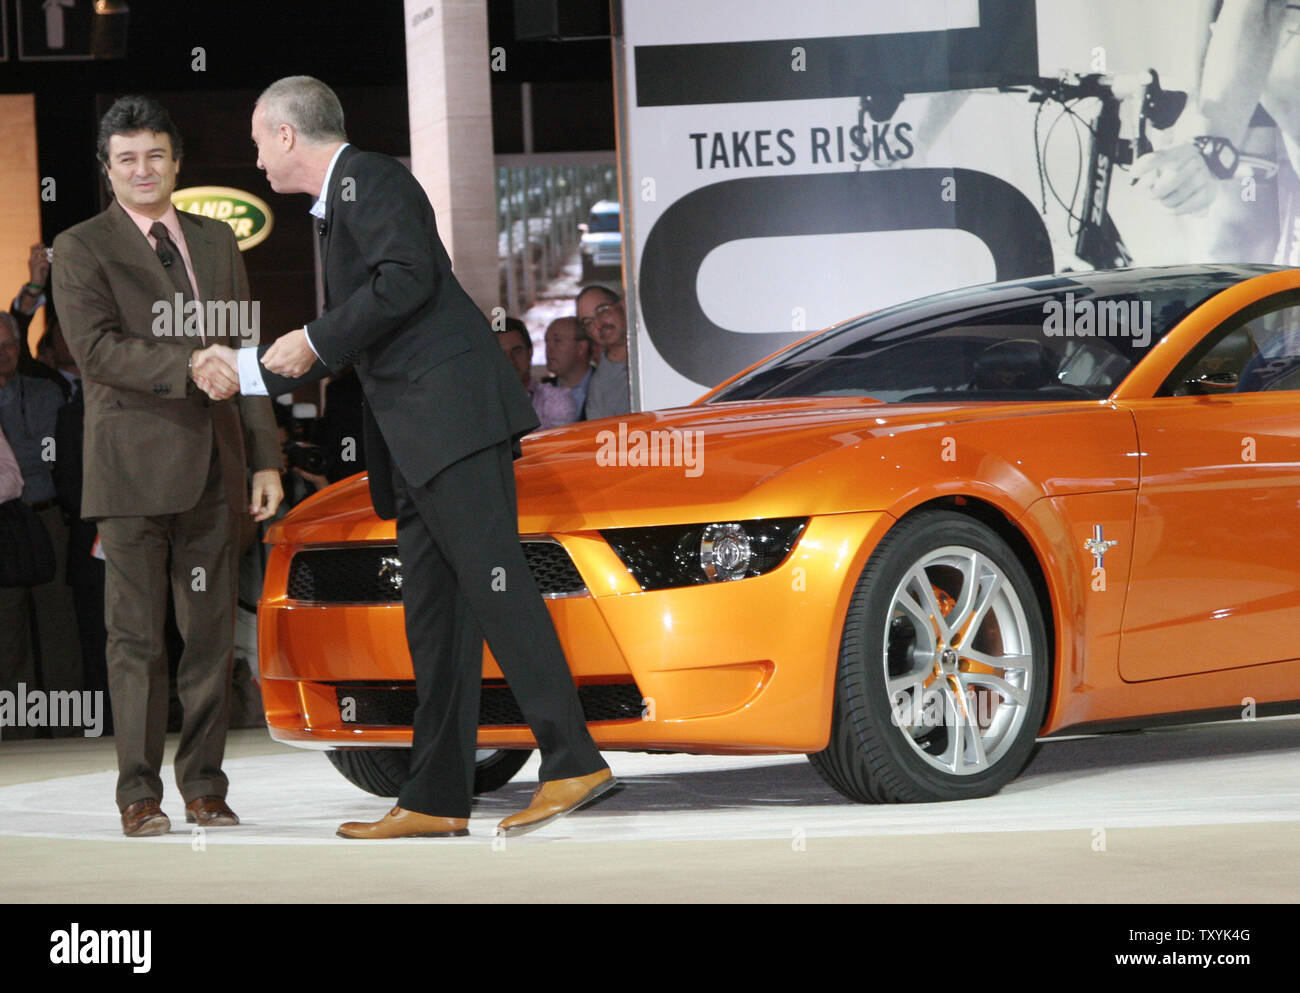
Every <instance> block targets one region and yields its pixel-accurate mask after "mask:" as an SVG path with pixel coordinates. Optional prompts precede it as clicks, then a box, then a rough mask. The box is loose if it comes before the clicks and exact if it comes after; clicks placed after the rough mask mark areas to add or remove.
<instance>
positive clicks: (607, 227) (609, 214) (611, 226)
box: [587, 210, 619, 234]
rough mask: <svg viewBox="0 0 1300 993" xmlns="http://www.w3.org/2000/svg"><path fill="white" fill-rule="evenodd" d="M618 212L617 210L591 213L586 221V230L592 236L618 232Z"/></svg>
mask: <svg viewBox="0 0 1300 993" xmlns="http://www.w3.org/2000/svg"><path fill="white" fill-rule="evenodd" d="M618 218H619V212H618V211H617V210H602V211H600V212H597V211H594V210H593V211H592V212H591V217H590V218H589V219H588V221H587V230H588V231H590V232H591V233H592V234H608V233H610V232H614V231H617V230H618Z"/></svg>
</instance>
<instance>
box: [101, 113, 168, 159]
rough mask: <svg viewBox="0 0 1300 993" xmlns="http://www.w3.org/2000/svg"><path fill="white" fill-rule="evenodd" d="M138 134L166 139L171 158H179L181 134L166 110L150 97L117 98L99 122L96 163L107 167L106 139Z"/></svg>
mask: <svg viewBox="0 0 1300 993" xmlns="http://www.w3.org/2000/svg"><path fill="white" fill-rule="evenodd" d="M141 131H152V132H153V133H154V134H165V135H167V137H169V138H170V139H171V140H172V158H173V159H179V158H180V157H181V133H180V131H179V130H177V128H176V125H175V124H173V123H172V119H171V115H170V114H168V113H167V108H166V107H164V106H163V105H162V104H160V103H159V102H158V101H157V100H154V99H153V98H152V97H118V98H117V99H116V100H114V101H113V106H111V107H109V108H108V112H107V113H106V114H104V116H103V117H102V118H101V119H100V122H99V142H98V144H97V145H96V146H95V154H96V156H98V158H99V161H100V162H103V163H104V164H105V165H107V164H108V139H109V138H111V137H113V135H115V134H120V135H132V134H139V133H140V132H141Z"/></svg>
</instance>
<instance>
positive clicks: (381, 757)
mask: <svg viewBox="0 0 1300 993" xmlns="http://www.w3.org/2000/svg"><path fill="white" fill-rule="evenodd" d="M532 754H533V753H532V752H531V751H526V750H525V751H515V750H510V749H504V748H502V749H494V750H492V749H489V750H480V751H478V752H476V753H475V762H474V793H475V795H478V794H480V793H491V792H493V791H494V790H499V789H501V787H503V786H505V784H506V783H508V782H510V780H511V779H513V778H514V776H515V773H517V772H518V771H519V770H520V769H522V768H523V767H524V763H526V762H527V761H528V759H529V757H530V756H531V755H532ZM325 757H326V758H328V759H329V760H330V763H331V764H332V765H333V766H334V768H335V769H337V770H338V771H339V772H341V773H342V774H343V777H344V778H345V779H347V781H348V782H350V783H351V784H352V785H353V786H359V787H360V788H361V789H363V790H365V791H366V792H367V793H373V794H374V795H375V796H382V797H395V796H397V794H399V793H401V792H402V787H403V786H405V785H406V781H407V780H408V779H410V778H411V750H410V749H409V748H352V749H337V750H334V751H328V752H326V753H325Z"/></svg>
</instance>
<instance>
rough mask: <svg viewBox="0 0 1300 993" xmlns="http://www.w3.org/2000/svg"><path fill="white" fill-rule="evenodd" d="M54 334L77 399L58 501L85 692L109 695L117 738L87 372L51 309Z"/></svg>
mask: <svg viewBox="0 0 1300 993" xmlns="http://www.w3.org/2000/svg"><path fill="white" fill-rule="evenodd" d="M46 320H47V321H48V322H49V323H48V325H47V326H48V327H49V330H48V331H47V332H46V334H45V337H44V338H43V339H42V343H45V342H49V343H50V347H51V350H52V354H53V358H54V363H55V368H57V369H58V371H59V373H60V375H61V376H62V377H63V378H64V379H65V380H66V381H67V383H68V387H69V391H70V395H71V399H69V400H68V402H67V403H65V404H64V405H63V406H62V407H60V408H59V415H58V423H57V425H56V426H55V429H54V448H55V451H56V452H57V454H58V457H57V458H56V459H55V460H54V468H53V473H54V492H55V499H56V500H58V503H59V506H60V507H61V508H62V509H63V515H64V518H65V519H66V521H67V524H68V559H67V570H68V585H69V586H71V587H72V599H73V606H74V607H75V609H76V613H77V635H78V638H79V640H80V642H81V669H82V676H83V679H84V681H85V687H86V689H88V690H91V691H92V692H95V691H99V692H102V693H103V694H104V708H103V710H102V713H103V714H104V733H105V734H112V733H113V711H112V707H111V700H110V697H109V695H108V662H107V656H106V654H105V649H106V642H107V640H108V631H107V629H106V628H105V626H104V560H103V558H102V557H97V556H96V555H95V540H96V538H97V537H98V535H99V529H98V528H97V527H96V526H95V523H94V522H93V521H83V520H82V519H81V460H82V451H83V448H84V444H83V442H84V437H85V431H84V424H85V418H86V396H85V393H84V391H83V390H82V384H81V370H80V369H79V368H78V367H77V360H76V359H75V358H73V356H72V353H71V352H70V351H68V343H67V340H66V339H65V338H64V336H63V329H62V328H61V327H59V323H58V319H57V318H56V317H54V316H53V310H52V309H50V308H47V309H46Z"/></svg>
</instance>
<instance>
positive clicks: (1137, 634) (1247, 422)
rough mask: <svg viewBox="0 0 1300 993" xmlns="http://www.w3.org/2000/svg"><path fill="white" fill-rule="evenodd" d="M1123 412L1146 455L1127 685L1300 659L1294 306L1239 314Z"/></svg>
mask: <svg viewBox="0 0 1300 993" xmlns="http://www.w3.org/2000/svg"><path fill="white" fill-rule="evenodd" d="M1125 406H1127V407H1129V409H1130V410H1131V411H1132V413H1133V417H1134V419H1135V421H1136V425H1137V435H1138V442H1139V447H1140V450H1141V453H1142V454H1141V479H1140V482H1139V484H1138V501H1137V513H1136V520H1135V522H1134V548H1133V557H1132V570H1131V576H1130V584H1129V592H1128V597H1127V600H1126V603H1125V608H1124V620H1123V625H1122V631H1121V636H1120V674H1121V676H1122V677H1123V678H1124V679H1126V680H1131V681H1138V680H1148V679H1160V678H1164V677H1169V676H1179V675H1185V674H1189V673H1197V672H1209V671H1213V670H1217V669H1232V668H1238V667H1241V666H1249V665H1256V664H1259V663H1266V662H1276V661H1281V660H1285V659H1292V658H1296V657H1297V656H1300V650H1298V649H1297V648H1296V638H1295V632H1296V631H1297V630H1300V294H1297V293H1296V292H1295V291H1291V292H1289V293H1286V294H1281V295H1279V296H1275V297H1270V298H1267V299H1265V300H1264V301H1261V302H1259V303H1256V304H1254V305H1252V306H1250V307H1248V308H1247V309H1246V310H1244V311H1242V312H1240V313H1238V314H1237V315H1235V316H1234V317H1233V318H1231V319H1229V320H1228V321H1227V322H1225V323H1224V324H1223V325H1221V326H1220V327H1219V328H1217V329H1216V330H1215V331H1213V332H1211V333H1210V334H1209V335H1207V336H1206V337H1205V338H1204V339H1203V340H1202V342H1201V344H1200V345H1199V346H1198V347H1197V348H1195V349H1193V350H1192V351H1191V352H1189V354H1188V356H1187V358H1186V359H1185V360H1184V361H1183V362H1181V363H1180V364H1179V365H1178V366H1177V367H1176V368H1175V369H1174V371H1173V373H1172V374H1171V375H1170V376H1169V378H1168V379H1167V380H1166V382H1165V383H1164V385H1163V386H1162V388H1161V390H1160V391H1159V395H1158V396H1157V397H1156V398H1154V399H1151V400H1139V401H1129V402H1126V403H1125Z"/></svg>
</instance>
